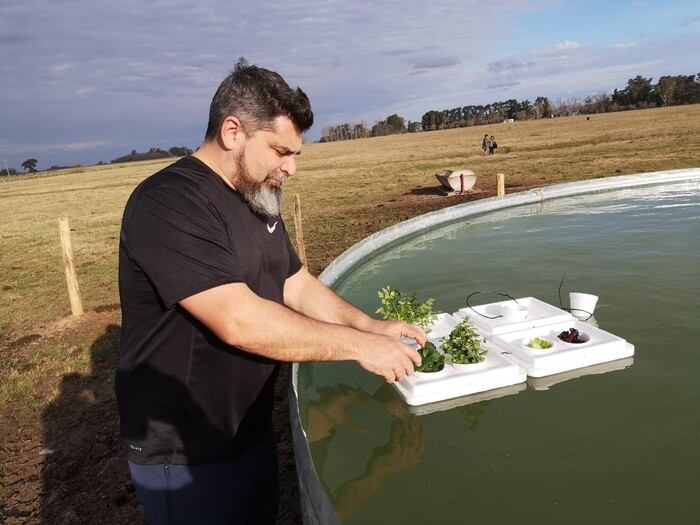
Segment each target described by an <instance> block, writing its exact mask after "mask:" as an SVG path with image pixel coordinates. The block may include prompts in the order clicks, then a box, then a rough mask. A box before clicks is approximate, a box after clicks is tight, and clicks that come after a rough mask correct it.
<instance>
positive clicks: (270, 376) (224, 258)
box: [116, 157, 301, 464]
mask: <svg viewBox="0 0 700 525" xmlns="http://www.w3.org/2000/svg"><path fill="white" fill-rule="evenodd" d="M300 268H301V263H300V262H299V258H298V257H297V255H296V253H295V251H294V249H293V248H292V246H291V244H290V242H289V238H288V236H287V232H286V230H285V228H284V224H283V222H282V219H281V218H280V217H265V216H261V215H258V214H256V213H254V212H253V211H252V210H251V209H250V207H249V206H248V205H247V204H246V202H245V201H244V200H243V199H242V197H241V196H240V195H239V194H238V193H237V192H236V191H235V190H233V189H232V188H231V187H229V186H228V185H227V184H226V183H225V182H224V181H223V180H222V179H221V178H220V177H219V176H218V175H216V173H214V172H213V171H212V170H211V169H209V168H208V167H207V166H206V165H205V164H204V163H202V162H201V161H199V160H198V159H196V158H194V157H187V158H184V159H182V160H179V161H178V162H176V163H174V164H172V165H170V166H168V167H167V168H165V169H164V170H162V171H160V172H158V173H156V174H155V175H153V176H151V177H149V178H148V179H146V180H145V181H143V182H142V183H141V184H140V185H139V186H138V187H137V188H136V189H135V190H134V192H133V194H132V195H131V197H130V198H129V201H128V203H127V205H126V209H125V211H124V218H123V222H122V229H121V237H120V245H119V293H120V297H121V304H122V334H121V335H122V336H121V348H120V354H119V365H118V371H117V385H116V389H117V400H118V403H119V415H120V419H121V421H120V426H121V434H122V438H123V440H124V443H125V445H126V448H127V455H128V458H129V460H131V461H133V462H135V463H142V464H153V463H175V464H183V463H184V464H186V463H208V462H216V461H223V460H226V459H231V458H234V457H236V456H237V455H239V454H240V453H241V452H243V451H245V450H247V449H248V448H249V447H250V446H252V445H254V444H255V443H256V442H257V441H258V440H259V439H260V438H261V437H262V436H263V435H264V434H266V433H267V432H268V431H269V428H270V419H271V413H272V403H273V385H274V379H275V376H276V372H277V362H276V361H272V360H269V359H265V358H262V357H259V356H256V355H253V354H250V353H247V352H244V351H242V350H240V349H237V348H235V347H232V346H229V345H227V344H225V343H224V342H222V341H221V340H220V339H218V338H217V337H216V336H215V335H214V334H213V332H211V331H210V330H209V329H207V328H206V327H205V326H204V325H203V324H202V323H200V322H199V321H197V320H196V319H195V318H194V317H192V316H191V315H189V314H188V313H187V311H186V310H184V309H183V308H182V307H181V306H179V305H178V302H179V301H181V300H182V299H185V298H187V297H189V296H191V295H194V294H196V293H199V292H202V291H204V290H207V289H210V288H214V287H216V286H220V285H223V284H227V283H246V284H247V285H248V287H249V288H250V289H251V290H252V291H253V292H255V293H256V294H258V295H259V296H260V297H263V298H265V299H269V300H272V301H275V302H277V303H280V304H281V303H283V290H284V282H285V280H286V279H287V278H288V277H290V276H291V275H293V274H295V273H296V272H297V271H299V269H300ZM260 322H261V323H266V322H274V320H266V319H261V320H260Z"/></svg>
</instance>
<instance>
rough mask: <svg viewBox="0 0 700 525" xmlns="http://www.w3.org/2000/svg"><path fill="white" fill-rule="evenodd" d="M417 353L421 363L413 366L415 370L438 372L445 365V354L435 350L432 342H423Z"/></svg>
mask: <svg viewBox="0 0 700 525" xmlns="http://www.w3.org/2000/svg"><path fill="white" fill-rule="evenodd" d="M418 353H419V354H420V358H421V364H420V366H417V367H416V368H415V370H416V372H439V371H440V370H442V369H443V368H444V367H445V356H444V355H442V354H441V353H440V352H438V351H437V348H435V345H434V344H433V343H430V342H428V343H425V346H424V347H423V348H420V349H419V350H418Z"/></svg>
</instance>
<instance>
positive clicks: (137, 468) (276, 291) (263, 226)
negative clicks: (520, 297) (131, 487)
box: [116, 59, 425, 524]
mask: <svg viewBox="0 0 700 525" xmlns="http://www.w3.org/2000/svg"><path fill="white" fill-rule="evenodd" d="M312 122H313V114H312V112H311V108H310V105H309V100H308V98H307V96H306V95H305V94H304V92H303V91H301V90H300V89H299V88H297V89H296V90H292V89H291V88H290V87H289V86H288V85H287V83H286V82H285V81H284V80H283V79H282V77H281V76H279V75H278V74H277V73H275V72H272V71H269V70H266V69H262V68H258V67H255V66H251V65H248V64H247V62H246V61H245V60H244V59H241V61H239V63H238V64H237V65H236V68H235V70H234V71H233V72H232V73H231V74H230V75H229V76H228V77H227V78H226V79H225V80H224V81H223V82H222V83H221V85H220V86H219V88H218V90H217V92H216V94H215V95H214V98H213V100H212V103H211V107H210V113H209V125H208V128H207V132H206V137H205V141H204V144H203V145H202V146H201V147H200V149H199V150H198V151H197V152H196V153H195V154H194V155H192V156H190V157H186V158H184V159H181V160H179V161H177V162H175V163H174V164H172V165H171V166H169V167H167V168H165V169H164V170H162V171H160V172H158V173H156V174H155V175H153V176H151V177H149V178H148V179H146V180H145V181H144V182H143V183H141V184H140V185H139V186H138V187H137V188H136V190H134V193H133V194H132V195H131V197H130V198H129V201H128V203H127V205H126V209H125V212H124V219H123V223H122V231H121V237H120V251H119V288H120V296H121V303H122V315H123V324H122V339H121V349H120V355H119V366H118V372H117V387H116V388H117V398H118V403H119V413H120V418H121V423H120V425H121V433H122V438H123V440H124V443H125V446H126V449H127V457H128V460H129V468H130V471H131V475H132V478H133V480H134V484H135V487H136V491H137V494H138V496H139V499H140V501H141V503H142V505H143V508H144V512H145V514H146V518H147V520H148V521H149V523H151V524H161V523H163V524H165V523H168V524H175V523H183V524H184V523H187V524H196V523H209V524H214V523H227V524H230V523H251V524H266V523H273V522H274V519H275V515H276V510H277V461H276V457H275V448H274V441H273V438H272V431H271V421H270V420H271V413H272V403H273V395H272V393H273V386H274V381H275V376H276V371H277V366H278V362H279V361H312V360H313V361H333V360H355V361H357V362H358V363H359V364H360V365H361V366H362V367H364V368H365V369H367V370H368V371H370V372H373V373H375V374H378V375H380V376H382V377H384V378H385V379H386V380H387V381H388V382H391V381H395V380H401V379H403V378H404V377H405V376H406V375H407V374H410V373H412V371H413V365H414V364H419V363H420V357H419V355H418V353H417V352H416V351H415V350H413V349H412V348H411V347H409V346H408V345H405V344H403V343H401V342H400V340H399V338H400V337H401V336H408V337H413V338H414V339H416V340H418V341H419V342H420V343H421V344H423V343H424V342H425V334H424V333H423V332H422V330H420V328H418V327H415V326H412V325H409V324H406V323H402V322H399V321H377V320H375V319H372V318H371V317H369V316H367V315H365V314H364V313H362V312H361V311H360V310H358V309H356V308H354V307H353V306H351V305H349V304H348V303H346V302H345V301H343V300H342V299H340V298H339V297H338V296H337V295H335V294H334V293H333V292H332V291H330V290H329V289H328V288H326V287H325V286H324V285H323V284H322V283H321V282H320V281H318V280H317V279H316V278H314V277H313V276H312V275H311V274H309V272H308V271H307V270H306V269H305V268H304V267H303V266H302V265H301V263H300V262H299V259H298V257H297V255H296V254H295V252H294V249H293V248H292V246H291V243H290V242H289V238H288V237H287V233H286V230H285V226H284V224H283V222H282V219H281V217H280V202H281V195H282V193H281V192H282V190H281V185H282V184H283V183H284V181H285V180H286V179H287V178H288V177H291V176H293V175H294V174H295V173H296V162H295V155H297V154H298V153H299V152H300V149H301V145H302V136H301V134H302V132H304V131H305V130H307V129H308V128H309V127H311V125H312Z"/></svg>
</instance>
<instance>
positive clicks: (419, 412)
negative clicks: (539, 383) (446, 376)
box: [408, 383, 527, 416]
mask: <svg viewBox="0 0 700 525" xmlns="http://www.w3.org/2000/svg"><path fill="white" fill-rule="evenodd" d="M526 389H527V383H518V384H517V385H510V386H504V387H503V388H495V389H494V390H487V391H485V392H478V393H476V394H470V395H468V396H462V397H455V398H453V399H445V400H444V401H436V402H435V403H428V404H426V405H418V406H409V407H408V411H409V412H410V413H411V414H414V415H416V416H424V415H426V414H432V413H433V412H442V411H445V410H452V409H453V408H459V407H463V406H467V405H471V404H474V403H480V402H481V401H491V400H492V399H499V398H501V397H506V396H513V395H515V394H518V393H520V392H522V391H523V390H526Z"/></svg>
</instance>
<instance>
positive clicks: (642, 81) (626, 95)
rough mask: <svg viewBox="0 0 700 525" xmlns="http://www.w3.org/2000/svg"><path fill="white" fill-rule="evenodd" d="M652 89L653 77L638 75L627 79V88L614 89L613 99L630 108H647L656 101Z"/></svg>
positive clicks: (618, 103)
mask: <svg viewBox="0 0 700 525" xmlns="http://www.w3.org/2000/svg"><path fill="white" fill-rule="evenodd" d="M652 89H653V88H652V84H651V78H644V77H643V76H641V75H637V76H636V77H634V78H630V79H629V80H628V81H627V86H626V87H625V89H623V90H622V91H618V90H617V89H616V90H615V91H613V95H612V101H613V102H614V103H616V104H617V105H619V106H622V107H627V108H628V109H635V108H647V107H649V105H650V104H652V102H653V101H654V97H653V96H652ZM652 105H653V104H652Z"/></svg>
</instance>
